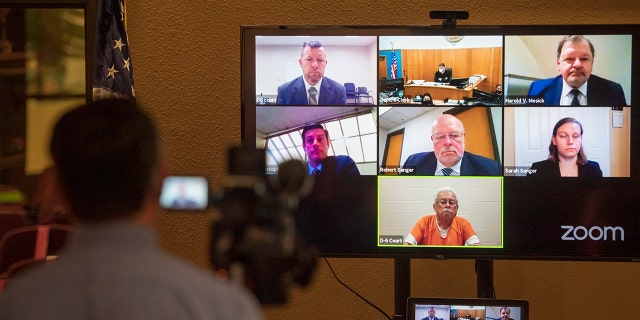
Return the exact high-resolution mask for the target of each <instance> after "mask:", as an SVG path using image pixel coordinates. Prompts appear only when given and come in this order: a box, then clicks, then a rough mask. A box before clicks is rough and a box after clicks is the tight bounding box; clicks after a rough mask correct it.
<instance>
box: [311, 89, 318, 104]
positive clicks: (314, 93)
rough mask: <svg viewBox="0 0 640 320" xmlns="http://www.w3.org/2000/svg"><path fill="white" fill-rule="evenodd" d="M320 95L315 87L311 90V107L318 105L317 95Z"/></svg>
mask: <svg viewBox="0 0 640 320" xmlns="http://www.w3.org/2000/svg"><path fill="white" fill-rule="evenodd" d="M317 93H318V90H317V89H316V88H314V87H311V88H309V104H310V105H314V106H316V105H318V98H317V97H316V94H317Z"/></svg>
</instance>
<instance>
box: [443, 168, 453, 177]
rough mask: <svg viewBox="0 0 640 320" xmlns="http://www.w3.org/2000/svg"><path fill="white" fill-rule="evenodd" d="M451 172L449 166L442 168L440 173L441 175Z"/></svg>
mask: <svg viewBox="0 0 640 320" xmlns="http://www.w3.org/2000/svg"><path fill="white" fill-rule="evenodd" d="M451 172H453V169H451V168H442V175H443V176H448V175H450V174H451Z"/></svg>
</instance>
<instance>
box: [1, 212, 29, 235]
mask: <svg viewBox="0 0 640 320" xmlns="http://www.w3.org/2000/svg"><path fill="white" fill-rule="evenodd" d="M28 224H29V222H28V220H27V216H26V215H25V214H23V213H3V212H2V213H0V239H2V235H4V234H5V233H7V231H9V230H12V229H15V228H19V227H24V226H26V225H28Z"/></svg>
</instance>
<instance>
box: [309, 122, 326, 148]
mask: <svg viewBox="0 0 640 320" xmlns="http://www.w3.org/2000/svg"><path fill="white" fill-rule="evenodd" d="M313 129H322V130H324V135H325V136H326V137H327V140H329V131H327V129H325V128H324V126H323V125H322V124H320V123H312V124H308V125H306V126H304V128H302V143H303V144H304V138H305V135H306V134H307V131H309V130H313Z"/></svg>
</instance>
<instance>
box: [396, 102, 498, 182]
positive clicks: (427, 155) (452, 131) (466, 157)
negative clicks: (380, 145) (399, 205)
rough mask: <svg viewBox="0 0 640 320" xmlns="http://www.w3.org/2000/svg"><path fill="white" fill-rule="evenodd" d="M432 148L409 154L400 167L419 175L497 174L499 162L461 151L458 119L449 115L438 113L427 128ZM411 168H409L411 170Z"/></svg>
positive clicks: (462, 145)
mask: <svg viewBox="0 0 640 320" xmlns="http://www.w3.org/2000/svg"><path fill="white" fill-rule="evenodd" d="M431 133H432V134H431V141H433V151H431V152H420V153H416V154H413V155H411V156H409V158H408V159H407V160H406V161H405V163H404V166H403V168H404V169H407V170H409V172H408V174H414V175H423V176H433V175H436V176H449V175H451V176H499V175H502V169H501V167H500V164H499V163H498V162H496V161H493V160H491V159H489V158H485V157H482V156H479V155H475V154H473V153H471V152H467V151H464V142H465V132H464V126H463V125H462V121H460V120H459V119H458V118H456V117H454V116H452V115H450V114H443V115H441V116H439V117H438V118H437V119H436V120H435V121H434V123H433V126H432V127H431ZM411 170H413V171H412V172H411Z"/></svg>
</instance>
